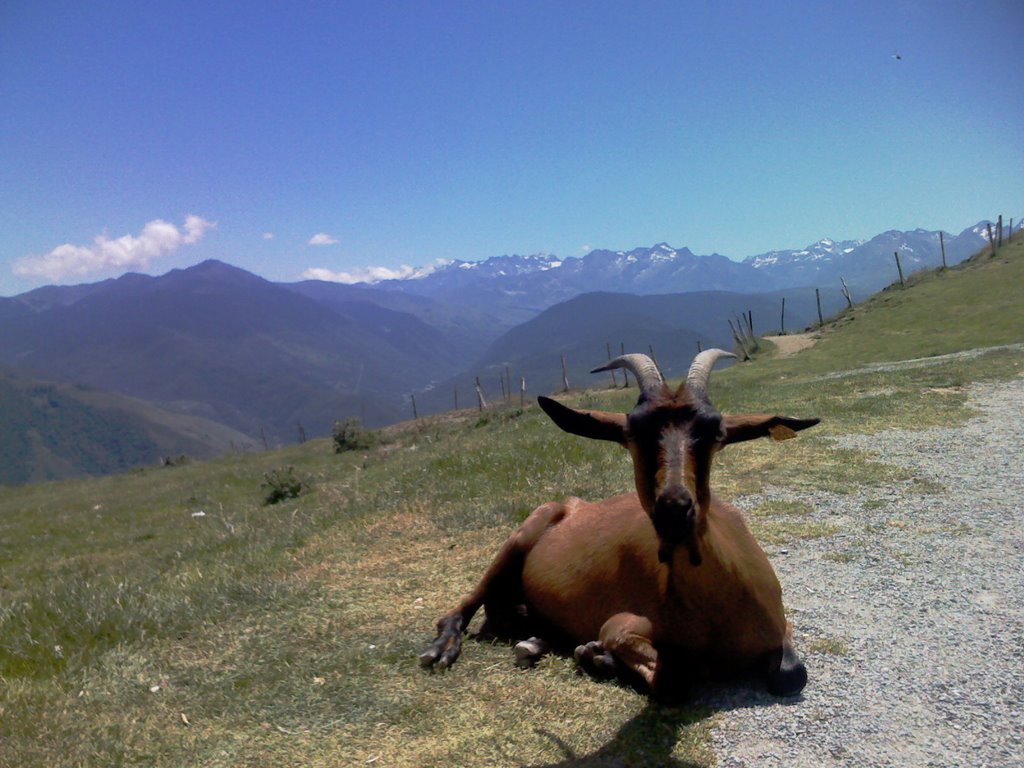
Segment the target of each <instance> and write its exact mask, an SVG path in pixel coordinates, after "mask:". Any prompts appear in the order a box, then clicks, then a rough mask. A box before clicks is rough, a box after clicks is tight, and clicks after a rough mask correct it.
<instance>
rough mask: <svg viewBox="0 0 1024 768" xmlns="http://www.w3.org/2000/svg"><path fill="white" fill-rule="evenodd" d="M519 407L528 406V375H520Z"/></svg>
mask: <svg viewBox="0 0 1024 768" xmlns="http://www.w3.org/2000/svg"><path fill="white" fill-rule="evenodd" d="M519 407H520V408H524V407H526V377H525V376H520V377H519Z"/></svg>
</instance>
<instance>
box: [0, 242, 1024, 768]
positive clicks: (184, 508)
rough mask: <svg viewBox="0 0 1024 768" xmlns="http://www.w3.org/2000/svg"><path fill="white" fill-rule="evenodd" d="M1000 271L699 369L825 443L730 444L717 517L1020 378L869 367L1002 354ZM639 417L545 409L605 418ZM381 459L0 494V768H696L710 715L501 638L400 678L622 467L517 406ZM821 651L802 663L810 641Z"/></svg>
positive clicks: (233, 463) (391, 437)
mask: <svg viewBox="0 0 1024 768" xmlns="http://www.w3.org/2000/svg"><path fill="white" fill-rule="evenodd" d="M1022 276H1024V243H1022V242H1020V241H1018V242H1017V243H1014V244H1012V245H1009V246H1007V247H1005V248H1003V249H1002V251H1001V252H1000V253H999V254H998V255H997V256H996V257H995V258H991V257H988V256H982V257H980V258H977V259H975V260H973V261H972V262H970V263H967V264H965V265H963V266H962V267H960V268H957V269H955V270H949V271H947V272H945V273H941V274H930V275H925V276H920V277H917V278H915V280H914V281H913V282H912V283H911V284H910V285H908V287H907V288H905V289H900V288H893V289H890V290H888V291H886V292H883V293H882V294H880V295H879V296H877V297H876V298H875V299H873V300H872V301H870V302H868V303H867V304H865V305H864V306H861V307H858V308H856V309H855V310H854V311H852V312H850V313H849V314H847V315H844V316H842V317H840V318H839V319H838V320H837V321H836V322H835V323H834V324H833V325H831V326H829V327H828V328H826V329H824V330H823V332H822V334H821V338H820V340H819V341H818V343H817V344H816V346H814V347H813V348H811V349H809V350H806V351H805V352H802V353H800V354H798V355H796V356H794V357H789V358H780V357H773V356H771V354H770V353H769V352H764V353H762V355H761V356H760V357H758V358H757V359H755V361H754V362H752V363H749V364H743V365H737V366H733V367H732V368H729V369H727V370H724V371H721V372H719V373H717V374H716V375H715V377H714V379H713V380H712V383H711V396H712V398H713V400H714V401H715V402H716V404H717V405H718V406H719V407H720V408H722V409H723V410H741V409H742V410H753V409H757V410H772V411H777V412H785V413H788V414H790V415H794V416H820V417H822V418H823V423H822V425H821V426H820V427H818V428H815V429H814V430H810V431H809V432H807V433H802V434H801V435H800V437H799V438H798V439H796V440H791V441H786V442H784V443H779V444H771V443H767V442H763V443H758V444H746V445H744V446H737V447H735V448H730V449H729V450H728V451H727V452H725V453H724V454H723V455H722V457H721V458H720V460H719V462H718V464H717V465H716V466H717V470H716V474H715V475H714V476H713V485H714V487H715V488H716V489H717V491H718V492H719V493H720V494H721V495H723V496H724V497H726V498H729V497H732V496H734V495H736V494H739V493H751V492H756V491H757V490H759V489H761V488H763V487H764V486H765V485H766V484H768V483H770V484H771V485H772V486H773V487H782V488H786V487H793V488H800V487H805V488H807V487H815V488H818V487H824V488H829V489H832V490H835V491H839V492H843V491H849V490H851V489H853V488H857V487H865V486H873V485H874V486H885V485H886V484H891V483H892V482H894V481H896V480H900V479H906V478H907V474H906V472H905V471H904V470H901V469H899V468H897V467H894V466H891V465H888V464H885V463H880V462H878V461H876V460H873V459H871V458H869V457H868V456H867V455H865V454H862V453H859V452H858V451H855V450H849V449H842V450H840V449H837V448H835V447H833V446H830V444H829V443H828V442H827V440H826V438H827V437H828V436H829V435H835V434H841V433H844V432H850V431H863V430H877V429H882V428H885V427H888V426H890V425H901V426H908V427H916V426H926V425H929V424H937V423H943V424H949V423H956V422H957V421H959V420H963V419H965V418H967V417H968V416H969V415H970V413H969V412H968V410H967V409H966V408H965V407H964V403H965V401H966V395H965V394H964V392H963V390H962V388H961V387H962V385H963V384H966V383H969V382H971V381H978V380H983V379H1003V378H1009V377H1013V376H1018V375H1020V374H1021V372H1022V371H1024V351H1021V349H1020V348H1019V347H1015V348H1009V349H1006V348H1003V349H998V350H995V351H992V352H989V353H983V354H979V355H977V356H975V357H970V358H965V357H953V356H949V357H937V358H934V359H933V360H932V361H930V364H926V365H910V366H899V367H896V368H895V369H892V370H887V369H876V368H873V367H871V366H872V364H874V363H877V362H889V361H900V360H906V359H910V358H921V357H925V356H929V355H931V356H935V355H945V354H947V353H953V352H959V351H962V350H966V349H972V348H976V347H985V346H996V345H1007V344H1019V343H1020V342H1024V316H1022V315H1024V306H1022V305H1024V302H1021V301H1020V299H1019V286H1020V285H1021V278H1022ZM763 346H764V347H765V348H767V347H768V346H769V345H768V344H765V345H763ZM840 374H841V375H840ZM595 379H597V380H598V381H597V382H596V383H597V384H599V385H601V384H604V383H606V381H607V379H605V378H603V377H595ZM634 398H635V390H630V391H626V392H623V391H621V390H619V391H615V392H608V391H604V390H594V391H589V392H581V393H576V394H573V395H571V396H567V398H565V399H569V400H572V401H575V402H577V403H584V404H587V405H588V406H590V407H595V406H596V407H603V408H618V409H626V408H628V407H630V405H631V403H632V400H633V399H634ZM384 437H385V438H386V439H385V440H384V441H383V442H381V443H380V444H379V445H378V446H377V447H375V448H373V449H370V450H366V451H352V452H347V453H343V454H335V453H334V452H333V450H332V444H331V443H330V441H327V440H315V441H310V442H308V443H306V444H304V445H301V446H295V447H292V448H288V449H285V450H281V451H276V452H271V453H260V454H251V455H232V456H227V457H223V458H220V459H217V460H214V461H210V462H207V463H200V462H196V463H191V464H187V465H185V466H180V467H164V468H153V469H145V470H140V471H136V472H133V473H129V474H125V475H119V476H112V477H105V478H99V479H87V480H74V481H67V482H63V483H55V484H48V485H36V486H28V487H24V488H14V489H4V492H3V494H2V495H0V563H3V568H2V570H0V766H7V765H11V766H13V765H18V766H34V765H38V766H50V765H82V766H85V765H90V766H91V765H120V764H126V765H147V766H180V765H213V766H217V765H225V766H226V765H267V766H279V765H284V766H287V765H296V766H298V765H302V766H328V765H331V766H333V765H388V766H423V765H440V764H447V765H466V766H470V765H509V766H512V765H566V766H567V765H592V766H603V765H634V764H663V765H678V766H694V765H696V766H705V765H708V766H710V765H713V764H714V757H713V755H712V754H711V751H710V747H709V733H710V730H711V729H712V728H714V717H713V716H712V714H711V713H708V712H705V711H700V710H694V709H692V708H687V707H679V708H671V707H662V706H659V705H655V704H651V703H650V702H648V701H647V700H646V699H644V698H643V697H640V696H638V695H637V694H636V693H634V692H632V691H631V690H629V689H626V688H622V687H619V686H617V685H614V684H599V683H595V682H593V681H591V680H590V679H589V678H586V677H582V676H578V675H577V674H576V673H575V671H574V669H573V664H572V662H571V660H567V659H564V658H560V657H551V658H548V659H545V660H544V661H543V662H542V663H541V664H540V665H539V666H538V668H537V669H534V670H532V671H529V672H522V671H519V670H517V669H516V668H515V667H514V666H513V664H512V661H511V659H512V656H511V651H510V648H509V647H508V646H507V645H505V644H504V643H501V642H495V643H491V642H487V641H481V642H474V641H468V642H467V644H466V647H465V649H464V654H463V657H462V659H460V661H459V663H458V664H457V665H456V666H455V667H454V668H453V669H452V670H451V671H450V672H448V673H447V674H445V675H431V674H429V673H426V672H424V671H423V670H421V669H420V668H419V666H418V664H417V662H416V655H417V654H418V653H419V652H420V650H422V647H423V646H424V645H425V643H426V642H427V641H428V640H429V639H430V638H431V636H432V628H433V624H434V621H435V620H436V619H437V617H438V616H440V615H441V614H442V613H443V612H444V611H445V610H447V609H448V608H450V607H451V606H452V605H453V603H454V602H455V601H456V600H457V599H458V597H459V596H460V595H461V594H463V593H464V592H466V591H467V590H468V589H469V588H471V587H472V585H473V584H474V582H475V581H476V579H477V578H478V577H479V575H480V573H481V572H482V570H483V568H484V567H485V566H486V564H487V562H488V561H489V560H490V558H491V556H492V555H493V554H494V552H495V551H496V549H497V547H498V546H499V545H500V543H501V542H502V540H503V539H504V538H505V537H506V536H507V535H508V533H509V532H510V531H511V530H512V529H513V527H514V526H515V525H516V523H517V522H518V521H519V520H521V519H522V518H523V517H524V516H525V515H526V514H528V512H529V510H531V509H532V508H533V507H535V506H536V505H537V504H539V503H541V502H544V501H548V500H551V499H557V498H560V497H563V496H565V495H569V494H577V495H581V496H584V497H590V498H600V497H602V496H605V495H609V494H612V493H616V492H621V491H624V490H627V489H629V488H631V486H632V470H631V466H630V463H629V461H628V459H627V458H626V456H625V454H624V453H623V452H621V451H620V450H618V449H616V448H615V447H614V446H610V445H608V444H602V443H596V442H588V441H584V440H581V439H579V438H575V437H572V436H570V435H566V434H564V433H562V432H560V431H559V430H558V429H557V428H555V427H554V426H553V425H552V424H551V423H550V422H548V421H547V419H546V417H544V416H543V414H541V413H540V411H539V410H538V409H537V408H535V407H529V408H527V409H526V410H525V411H522V412H521V411H519V410H495V411H489V412H486V413H483V414H479V413H477V412H475V411H466V412H461V413H459V414H453V415H451V414H450V415H447V416H444V417H435V418H432V419H428V420H423V421H421V422H419V423H415V424H406V425H402V426H401V427H398V428H393V429H391V430H389V431H388V433H387V434H386V435H385V436H384ZM287 467H293V468H294V469H293V470H292V471H293V474H294V475H295V476H296V477H297V478H299V479H301V480H303V481H305V483H306V486H307V488H308V490H306V492H304V493H302V494H301V495H300V496H299V497H298V498H295V499H291V500H286V501H284V502H281V503H279V504H275V505H266V504H264V503H263V502H264V498H265V496H266V494H267V488H266V487H261V483H262V482H264V478H265V473H268V472H270V471H272V470H279V469H284V468H287ZM746 512H747V514H748V516H749V518H750V521H751V525H752V527H753V529H754V530H755V532H756V533H757V535H758V536H760V537H762V539H766V540H771V541H775V542H779V543H782V544H784V543H785V542H787V541H792V540H796V539H813V538H815V537H820V536H826V535H829V531H826V530H821V529H820V528H814V527H812V526H809V525H807V524H804V523H802V522H801V520H800V518H799V517H798V516H797V517H795V516H792V515H789V516H787V515H785V514H781V513H780V511H779V509H778V508H777V507H774V506H772V505H765V506H763V507H755V508H753V509H747V510H746ZM478 621H479V620H478ZM817 640H820V642H817V643H815V644H814V646H813V647H816V648H818V650H814V649H813V647H812V649H809V651H808V666H809V667H811V668H812V669H813V665H814V654H815V653H826V652H828V651H827V649H828V647H829V641H830V638H827V637H822V638H818V639H817Z"/></svg>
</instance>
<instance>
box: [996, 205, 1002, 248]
mask: <svg viewBox="0 0 1024 768" xmlns="http://www.w3.org/2000/svg"><path fill="white" fill-rule="evenodd" d="M996 232H997V233H998V237H999V247H1000V248H1002V247H1003V214H1001V213H1000V214H999V223H998V224H997V225H996Z"/></svg>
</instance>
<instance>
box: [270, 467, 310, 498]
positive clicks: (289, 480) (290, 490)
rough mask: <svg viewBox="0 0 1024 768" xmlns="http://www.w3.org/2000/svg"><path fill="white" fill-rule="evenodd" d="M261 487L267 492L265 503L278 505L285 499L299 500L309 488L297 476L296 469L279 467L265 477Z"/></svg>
mask: <svg viewBox="0 0 1024 768" xmlns="http://www.w3.org/2000/svg"><path fill="white" fill-rule="evenodd" d="M260 487H261V488H263V489H264V490H265V491H266V496H264V498H263V503H264V504H277V503H278V502H279V501H284V500H285V499H295V498H298V497H299V496H300V495H301V494H302V493H304V492H305V491H306V490H308V487H309V486H308V485H307V484H306V482H305V481H304V480H301V479H299V478H298V477H296V476H295V467H279V468H278V469H272V470H271V471H270V472H267V473H266V474H264V475H263V482H262V483H260Z"/></svg>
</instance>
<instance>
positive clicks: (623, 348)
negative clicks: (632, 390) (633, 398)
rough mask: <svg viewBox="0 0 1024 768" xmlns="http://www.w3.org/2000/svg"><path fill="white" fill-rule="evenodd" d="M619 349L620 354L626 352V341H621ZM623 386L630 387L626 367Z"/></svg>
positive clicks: (623, 373) (623, 370) (623, 372)
mask: <svg viewBox="0 0 1024 768" xmlns="http://www.w3.org/2000/svg"><path fill="white" fill-rule="evenodd" d="M619 350H620V351H619V354H621V355H624V354H626V342H624V341H620V342H619ZM622 388H623V389H629V374H628V373H627V372H626V369H625V368H623V369H622Z"/></svg>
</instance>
